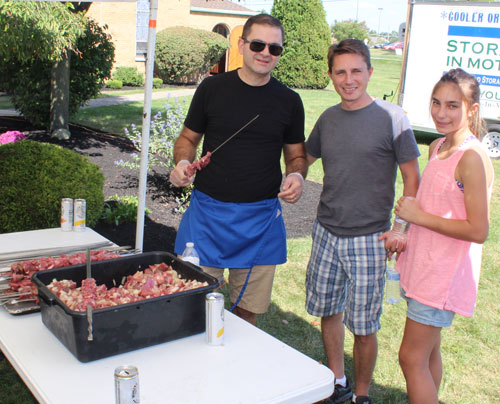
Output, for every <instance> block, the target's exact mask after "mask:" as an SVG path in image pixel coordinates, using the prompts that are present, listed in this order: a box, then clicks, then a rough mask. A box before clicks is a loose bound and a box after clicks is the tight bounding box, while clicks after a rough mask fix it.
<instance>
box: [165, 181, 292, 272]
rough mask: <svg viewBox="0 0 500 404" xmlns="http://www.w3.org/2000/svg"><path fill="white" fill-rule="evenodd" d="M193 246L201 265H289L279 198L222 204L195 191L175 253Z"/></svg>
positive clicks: (182, 223)
mask: <svg viewBox="0 0 500 404" xmlns="http://www.w3.org/2000/svg"><path fill="white" fill-rule="evenodd" d="M189 241H192V242H194V245H195V248H196V250H197V251H198V254H199V256H200V265H205V266H210V267H215V268H251V267H253V266H254V265H278V264H283V263H285V262H286V231H285V224H284V222H283V215H282V208H281V204H280V202H279V199H278V198H274V199H266V200H263V201H258V202H251V203H234V202H221V201H218V200H216V199H213V198H211V197H210V196H208V195H206V194H204V193H203V192H200V191H197V190H194V191H193V192H192V194H191V202H190V204H189V208H188V209H187V210H186V212H185V213H184V216H183V217H182V220H181V223H180V225H179V230H178V231H177V238H176V240H175V253H176V254H179V255H180V254H182V252H183V251H184V248H185V246H186V243H187V242H189Z"/></svg>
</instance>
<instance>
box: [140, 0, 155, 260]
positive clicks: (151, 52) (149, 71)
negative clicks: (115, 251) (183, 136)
mask: <svg viewBox="0 0 500 404" xmlns="http://www.w3.org/2000/svg"><path fill="white" fill-rule="evenodd" d="M157 12H158V0H149V29H148V47H147V55H146V82H145V83H144V109H143V114H142V146H141V166H140V171H139V195H138V204H137V227H136V232H135V248H136V250H138V251H139V252H142V248H143V240H144V212H145V209H146V190H147V183H148V165H149V163H148V154H149V131H150V126H151V125H150V124H151V99H152V92H153V68H154V59H155V45H156V15H157Z"/></svg>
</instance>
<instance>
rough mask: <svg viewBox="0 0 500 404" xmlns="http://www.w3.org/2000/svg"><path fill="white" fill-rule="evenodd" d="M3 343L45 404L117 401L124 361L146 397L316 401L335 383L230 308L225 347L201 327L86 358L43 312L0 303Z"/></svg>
mask: <svg viewBox="0 0 500 404" xmlns="http://www.w3.org/2000/svg"><path fill="white" fill-rule="evenodd" d="M89 230H90V229H89ZM55 232H56V231H55V230H53V229H50V231H45V232H44V231H41V232H38V233H30V234H29V236H34V235H36V236H37V237H39V236H40V235H46V234H47V233H51V234H52V233H55ZM27 233H29V232H27ZM94 233H95V232H94ZM6 236H7V235H5V234H3V235H0V241H1V239H2V238H5V237H6ZM59 236H60V235H59ZM59 236H58V237H59ZM72 236H74V235H73V234H71V233H70V234H68V237H67V238H68V239H69V238H72ZM84 237H85V238H87V237H88V238H89V240H87V239H86V240H85V241H86V243H93V242H95V241H96V239H99V240H100V238H102V236H100V235H98V234H97V233H95V234H93V235H92V231H89V232H88V233H87V234H86V236H84ZM30 238H31V237H28V238H24V242H23V238H22V237H20V238H18V241H19V242H22V243H23V244H25V245H29V246H30V249H32V248H33V247H34V246H37V243H32V242H31V240H29V239H30ZM64 238H66V236H64ZM77 238H78V237H77ZM104 240H106V239H104ZM16 244H17V243H16ZM0 349H1V350H2V352H3V353H4V355H5V356H6V357H7V358H8V360H9V361H10V363H11V364H12V366H13V367H14V368H15V369H16V371H17V372H18V374H19V375H20V377H21V378H22V379H23V381H24V382H25V383H26V385H27V386H28V388H29V389H30V390H31V392H32V393H33V395H34V396H35V397H36V399H37V400H38V401H39V402H40V403H42V404H67V403H72V404H89V403H92V404H100V403H102V404H113V403H114V402H115V396H114V369H115V368H116V367H118V366H120V365H135V366H137V368H138V369H139V385H140V399H141V404H163V403H165V404H201V403H203V404H210V403H214V404H225V403H227V404H237V403H242V404H243V403H247V404H257V403H269V404H270V403H314V402H316V401H319V400H321V399H323V398H325V397H328V396H329V395H330V394H332V392H333V388H334V376H333V373H332V372H331V371H330V370H329V369H328V368H327V367H326V366H324V365H321V364H319V363H318V362H317V361H315V360H313V359H311V358H309V357H307V356H305V355H304V354H302V353H300V352H298V351H297V350H295V349H293V348H291V347H290V346H288V345H286V344H284V343H283V342H281V341H279V340H277V339H276V338H274V337H272V336H271V335H269V334H267V333H265V332H263V331H262V330H260V329H258V328H257V327H254V326H252V325H250V324H249V323H247V322H246V321H244V320H242V319H240V318H239V317H237V316H235V315H233V314H232V313H230V312H228V311H226V312H225V343H224V345H223V346H218V347H214V346H209V345H207V344H206V343H205V336H204V334H198V335H194V336H191V337H187V338H182V339H178V340H176V341H171V342H166V343H162V344H158V345H155V346H151V347H148V348H142V349H139V350H136V351H133V352H129V353H125V354H121V355H116V356H112V357H109V358H103V359H100V360H97V361H93V362H88V363H82V362H79V361H78V359H76V358H75V357H74V356H73V354H72V353H71V352H70V351H68V350H67V349H66V347H65V346H64V345H63V344H62V343H61V342H60V341H59V340H58V339H57V338H56V337H55V336H54V335H53V334H52V333H51V332H50V331H49V330H48V328H46V327H45V325H44V324H43V323H42V320H41V316H40V314H39V313H31V314H24V315H19V316H13V315H11V314H8V313H7V312H6V311H5V310H3V309H1V308H0Z"/></svg>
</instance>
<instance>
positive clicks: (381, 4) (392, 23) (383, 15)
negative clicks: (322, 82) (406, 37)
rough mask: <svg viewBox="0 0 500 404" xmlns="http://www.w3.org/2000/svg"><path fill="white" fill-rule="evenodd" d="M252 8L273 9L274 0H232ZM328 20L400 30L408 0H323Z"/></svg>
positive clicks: (381, 29) (377, 29)
mask: <svg viewBox="0 0 500 404" xmlns="http://www.w3.org/2000/svg"><path fill="white" fill-rule="evenodd" d="M232 1H233V2H234V3H237V4H241V5H242V6H245V7H247V8H249V9H251V10H257V11H260V10H265V11H267V12H270V11H271V7H272V5H273V0H240V1H239V2H238V0H232ZM322 2H323V7H324V9H325V11H326V20H327V22H328V23H329V24H333V23H334V22H335V20H337V21H345V20H349V19H351V20H356V15H357V19H358V21H360V22H361V21H365V22H366V25H368V27H369V28H370V29H373V30H375V31H377V32H378V31H379V29H380V31H381V32H392V31H398V30H399V25H400V24H401V23H402V22H406V10H407V7H408V1H407V0H322Z"/></svg>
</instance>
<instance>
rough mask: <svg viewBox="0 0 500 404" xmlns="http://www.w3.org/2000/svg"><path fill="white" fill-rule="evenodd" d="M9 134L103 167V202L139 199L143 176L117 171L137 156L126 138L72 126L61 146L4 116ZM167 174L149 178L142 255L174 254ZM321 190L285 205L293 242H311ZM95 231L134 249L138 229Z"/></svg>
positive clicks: (1, 128)
mask: <svg viewBox="0 0 500 404" xmlns="http://www.w3.org/2000/svg"><path fill="white" fill-rule="evenodd" d="M8 130H18V131H21V132H24V133H25V134H26V135H27V137H28V138H29V139H31V140H36V141H41V142H47V143H52V144H58V145H60V146H62V147H65V148H68V149H72V150H74V151H76V152H78V153H80V154H82V155H84V156H86V157H88V158H89V160H90V161H91V162H92V163H94V164H96V165H98V166H99V167H101V170H102V172H103V174H104V176H105V183H104V196H105V198H109V197H111V196H112V195H115V194H116V195H119V196H126V195H137V193H138V186H139V180H138V170H137V171H135V170H130V169H127V168H124V167H118V166H116V165H115V161H119V160H120V159H123V160H127V159H128V155H129V154H130V153H132V152H134V151H135V150H134V148H133V146H132V144H131V143H130V142H129V141H128V140H127V139H126V138H124V137H122V136H119V135H115V134H110V133H106V132H102V131H99V130H95V129H92V128H88V127H84V126H80V125H70V131H71V138H70V139H69V140H66V141H64V140H58V139H54V138H51V137H50V134H49V133H48V132H47V131H46V130H43V129H40V128H36V127H33V126H32V125H31V124H30V123H29V122H27V121H26V120H25V119H23V118H22V117H10V116H9V117H6V116H0V133H3V132H5V131H8ZM168 174H169V172H168V170H167V169H165V168H164V167H159V168H155V169H154V170H152V172H150V174H149V175H148V184H147V193H146V207H147V208H148V209H150V210H151V211H152V213H151V214H150V215H148V216H146V219H145V223H144V242H143V251H145V252H146V251H170V252H172V251H173V246H174V242H175V235H176V233H177V228H178V226H179V222H180V220H181V217H182V215H181V214H180V213H178V212H177V211H176V208H177V207H178V205H177V203H176V201H175V198H176V197H178V196H180V192H179V190H178V189H176V188H174V187H172V186H171V185H170V182H169V181H168ZM320 193H321V185H320V184H317V183H314V182H310V181H306V182H305V185H304V193H303V195H302V197H301V199H300V201H299V202H297V203H296V204H295V205H290V204H287V203H283V204H282V205H283V216H284V218H285V225H286V228H287V235H288V238H295V237H304V236H309V235H310V234H311V230H312V224H313V221H314V218H315V216H316V208H317V205H318V200H319V195H320ZM94 230H95V231H97V232H98V233H100V234H102V235H103V236H104V237H106V238H108V239H109V240H111V241H113V242H115V243H116V244H118V245H121V246H126V245H128V246H132V247H135V236H136V223H135V222H134V223H123V224H120V225H118V226H115V225H109V224H107V223H104V222H103V221H100V222H99V223H97V225H96V226H95V227H94Z"/></svg>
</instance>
